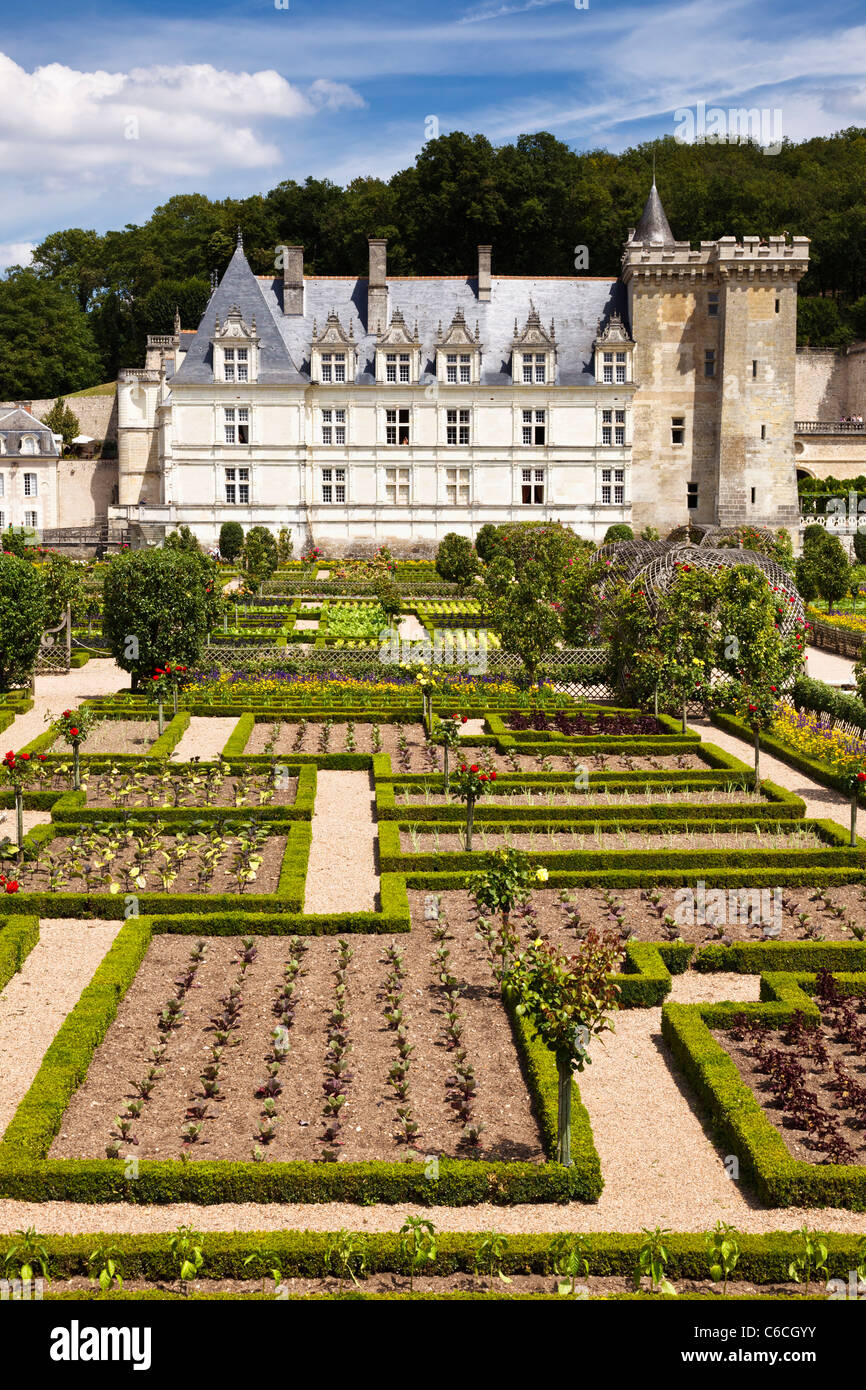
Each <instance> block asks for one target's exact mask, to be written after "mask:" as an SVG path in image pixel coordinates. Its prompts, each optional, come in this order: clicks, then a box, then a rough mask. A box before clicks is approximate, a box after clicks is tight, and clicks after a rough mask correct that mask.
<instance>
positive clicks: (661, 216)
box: [631, 179, 674, 246]
mask: <svg viewBox="0 0 866 1390" xmlns="http://www.w3.org/2000/svg"><path fill="white" fill-rule="evenodd" d="M631 240H632V241H633V242H635V241H637V242H640V243H643V242H647V241H648V242H649V243H650V245H651V246H673V245H674V234H673V232H672V231H671V224H670V223H669V222H668V219H667V216H666V215H665V210H664V208H663V207H662V200H661V198H660V197H659V191H658V189H657V188H656V183H655V179H653V186H652V188H651V189H650V191H649V197H648V198H647V200H646V203H645V204H644V210H643V212H642V213H641V215H640V221H639V222H638V224H637V226H636V227H635V229H634V231H633V232H632V236H631Z"/></svg>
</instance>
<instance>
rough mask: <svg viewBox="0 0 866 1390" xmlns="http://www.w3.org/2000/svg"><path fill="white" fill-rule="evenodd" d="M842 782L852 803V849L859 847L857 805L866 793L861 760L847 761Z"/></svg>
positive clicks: (865, 774)
mask: <svg viewBox="0 0 866 1390" xmlns="http://www.w3.org/2000/svg"><path fill="white" fill-rule="evenodd" d="M840 781H841V783H842V788H843V790H844V791H846V792H847V793H848V797H849V800H850V803H851V838H850V844H851V848H852V849H855V848H856V846H857V803H858V800H859V797H860V793H861V792H864V791H866V771H864V770H863V762H862V759H861V758H856V759H851V760H848V761H846V763H845V764H844V765H842V766H841V775H840Z"/></svg>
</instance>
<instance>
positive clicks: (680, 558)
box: [632, 545, 804, 633]
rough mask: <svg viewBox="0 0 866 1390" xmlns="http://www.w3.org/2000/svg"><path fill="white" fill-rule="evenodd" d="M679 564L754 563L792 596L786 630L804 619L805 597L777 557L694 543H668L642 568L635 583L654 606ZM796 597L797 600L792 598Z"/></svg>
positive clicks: (711, 566) (703, 566) (728, 565)
mask: <svg viewBox="0 0 866 1390" xmlns="http://www.w3.org/2000/svg"><path fill="white" fill-rule="evenodd" d="M679 565H692V566H693V567H694V568H695V569H704V570H711V569H721V568H722V567H724V568H725V569H730V568H732V567H733V566H735V565H751V566H753V567H754V568H755V569H759V570H762V571H763V573H764V574H765V575H766V577H767V581H768V583H770V584H771V585H772V586H773V587H774V588H776V589H778V590H779V591H780V592H781V593H782V594H784V596H785V598H786V599H788V603H787V604H786V610H787V611H786V612H785V615H784V618H783V620H782V631H783V632H785V633H790V632H793V630H794V628H795V627H796V626H797V624H798V623H802V621H803V616H804V615H803V600H802V599H801V598H800V595H799V594H798V592H797V589H796V587H795V585H794V581H793V579H792V578H791V576H790V575H789V574H788V572H787V570H784V569H783V568H782V566H781V565H780V564H778V563H777V562H776V561H775V560H771V559H770V558H769V556H767V555H761V554H759V553H758V551H756V550H740V549H731V550H728V549H714V548H712V547H709V546H707V547H703V546H699V545H698V546H694V545H672V546H670V545H669V546H668V547H667V549H666V551H665V553H664V554H663V555H657V556H655V557H654V558H653V559H652V560H650V561H649V563H648V564H646V565H645V566H644V567H643V568H642V569H640V570H639V571H638V572H637V574H636V575H634V577H633V579H632V583H633V584H635V583H638V582H640V583H641V584H642V585H643V587H644V589H645V590H646V593H647V598H648V600H649V603H650V606H651V607H652V609H653V611H655V612H657V611H658V607H659V604H660V603H661V600H662V598H663V596H664V594H665V593H666V591H667V589H668V586H669V585H670V583H671V580H672V579H673V576H674V573H675V571H676V569H677V567H678V566H679ZM792 600H793V601H792Z"/></svg>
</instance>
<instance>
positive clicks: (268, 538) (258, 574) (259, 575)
mask: <svg viewBox="0 0 866 1390" xmlns="http://www.w3.org/2000/svg"><path fill="white" fill-rule="evenodd" d="M279 562H280V557H279V554H278V552H277V542H276V539H275V538H274V536H273V535H272V534H271V532H270V531H269V530H268V528H267V526H253V527H251V529H250V530H249V531H247V534H246V536H245V538H244V548H243V554H242V563H243V567H244V569H245V570H246V573H247V574H248V575H249V578H250V579H251V580H252V582H253V584H256V585H259V584H263V583H264V582H265V580H266V579H270V577H271V575H272V574H273V573H274V572H275V570H276V568H277V565H278V564H279Z"/></svg>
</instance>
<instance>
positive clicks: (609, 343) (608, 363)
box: [593, 312, 634, 386]
mask: <svg viewBox="0 0 866 1390" xmlns="http://www.w3.org/2000/svg"><path fill="white" fill-rule="evenodd" d="M593 351H594V353H595V376H596V380H597V381H600V382H601V384H602V385H603V386H624V385H625V384H626V382H629V381H633V380H634V364H633V354H634V343H633V341H632V339H631V336H630V334H629V332H628V329H627V328H626V326H625V324H624V323H623V321H622V318H621V317H620V315H619V314H618V313H616V312H614V313H612V314H611V315H610V317H609V318H608V319H607V320H606V321H605V322H604V323H603V322H602V320H601V319H599V321H598V329H597V331H596V335H595V342H594V343H593Z"/></svg>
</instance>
